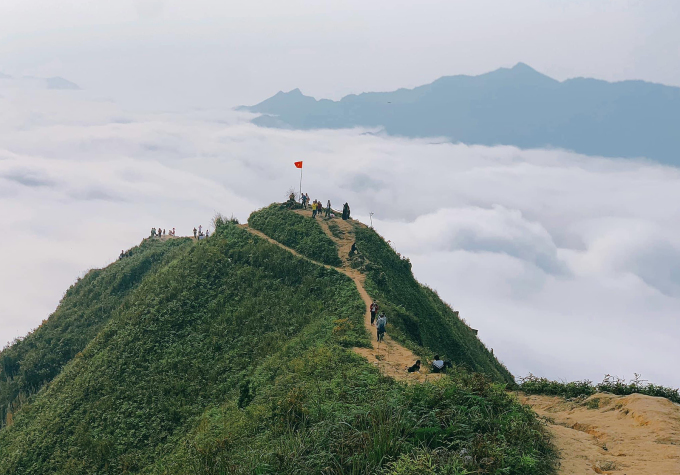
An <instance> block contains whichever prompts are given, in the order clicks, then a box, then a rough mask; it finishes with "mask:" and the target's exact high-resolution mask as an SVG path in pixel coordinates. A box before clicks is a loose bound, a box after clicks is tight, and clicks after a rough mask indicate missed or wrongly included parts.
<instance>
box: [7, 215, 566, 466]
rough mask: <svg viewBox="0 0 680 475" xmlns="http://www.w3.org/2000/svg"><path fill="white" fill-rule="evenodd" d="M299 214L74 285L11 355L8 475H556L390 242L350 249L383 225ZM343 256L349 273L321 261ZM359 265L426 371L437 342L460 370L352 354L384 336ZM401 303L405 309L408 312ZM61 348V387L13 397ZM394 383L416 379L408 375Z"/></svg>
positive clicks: (538, 431)
mask: <svg viewBox="0 0 680 475" xmlns="http://www.w3.org/2000/svg"><path fill="white" fill-rule="evenodd" d="M296 207H299V205H296V206H292V208H296ZM290 208H291V205H290V202H289V203H284V204H274V205H271V206H269V207H267V208H264V209H262V210H259V211H256V212H254V213H253V214H252V215H251V219H250V220H249V225H248V227H244V226H240V225H238V224H237V223H234V222H233V221H229V220H223V219H221V218H217V219H216V221H215V225H216V229H215V231H214V232H213V233H212V234H211V235H210V237H209V238H207V239H202V240H194V239H190V238H150V239H145V240H144V241H143V244H142V245H141V246H139V247H137V248H134V249H132V250H131V252H130V251H128V253H124V255H123V256H122V258H121V260H119V261H117V262H115V263H113V264H111V265H110V266H108V267H107V268H105V269H101V270H95V271H92V272H91V273H90V274H88V275H86V276H85V277H84V278H83V279H82V280H81V281H79V282H78V283H76V284H75V285H74V286H73V287H72V288H71V289H69V291H68V292H67V293H66V295H65V297H64V300H63V301H62V302H61V304H60V309H61V310H60V312H61V313H58V314H55V315H53V316H52V317H50V319H48V320H47V322H46V323H45V324H43V326H41V327H40V328H38V329H37V330H35V331H34V332H33V333H32V334H31V335H30V336H29V337H27V338H25V339H23V340H21V341H17V342H16V343H15V344H14V345H12V346H10V347H9V348H6V349H5V350H3V351H2V352H1V353H0V390H2V391H0V395H2V400H1V401H0V403H1V404H0V406H1V407H2V408H3V409H4V410H5V413H4V416H5V418H4V419H5V420H4V421H2V427H0V474H8V475H9V474H12V475H23V474H31V475H32V474H36V475H37V474H40V475H45V474H64V475H66V474H69V475H71V474H75V475H85V474H95V473H96V474H118V473H140V474H142V473H144V474H159V475H160V474H165V475H170V474H177V475H179V474H185V473H196V474H215V473H229V474H232V473H233V474H246V473H248V474H250V473H261V474H275V473H277V474H278V473H321V472H327V473H337V474H341V473H375V474H384V475H396V474H403V473H421V472H420V471H417V472H405V470H410V468H409V467H413V466H415V467H419V466H420V465H421V463H422V462H423V460H425V459H428V460H430V462H429V463H430V465H431V466H436V467H438V468H437V470H438V472H436V473H456V472H455V471H454V470H457V471H458V472H461V470H481V469H484V470H491V471H493V470H510V471H511V472H513V473H526V474H536V475H538V474H540V473H548V472H549V471H550V469H551V467H553V466H554V460H555V454H554V450H553V448H552V447H551V445H550V443H549V439H548V437H547V432H546V430H545V428H544V427H543V425H542V423H541V422H540V421H539V420H538V419H537V418H536V417H535V415H534V414H533V413H532V412H531V411H530V410H529V409H528V408H526V407H524V406H521V405H520V404H519V403H518V402H517V401H516V399H514V398H513V397H512V396H511V395H509V394H508V393H506V391H505V387H506V384H504V380H505V376H503V374H502V372H501V371H502V367H501V366H500V365H499V364H498V363H497V362H494V361H495V358H494V357H493V356H491V355H489V353H488V351H486V350H485V349H484V348H483V344H481V342H479V341H478V340H477V338H476V336H474V334H473V332H471V331H470V330H469V329H467V330H465V328H464V327H463V326H462V325H463V324H462V322H458V321H457V315H454V314H453V313H451V312H450V311H449V310H450V309H449V310H446V309H445V308H435V307H433V306H432V305H433V302H435V300H436V299H435V296H434V294H431V293H429V292H427V291H426V289H424V288H423V287H422V286H419V285H416V284H417V283H416V282H415V280H414V279H413V278H412V275H411V272H410V265H409V262H408V261H407V260H405V259H404V258H402V257H400V256H397V255H396V253H394V251H393V250H392V249H391V248H390V247H389V245H388V244H387V243H386V242H384V240H382V238H380V237H378V236H377V235H373V234H371V236H373V237H372V238H366V236H363V237H360V236H357V240H358V242H360V244H358V246H359V249H362V250H361V251H360V255H359V256H361V258H359V256H354V257H352V258H350V257H349V256H344V254H346V253H345V245H346V242H349V241H350V240H351V239H352V233H354V232H356V231H357V230H358V229H363V230H364V231H365V232H368V233H371V231H370V230H368V228H365V227H362V226H361V225H360V224H359V223H357V222H354V221H351V220H348V221H347V222H343V224H342V226H340V225H339V226H338V228H337V229H336V228H335V226H332V224H337V221H339V219H336V220H335V222H334V220H333V219H331V220H329V221H328V222H324V226H326V227H324V226H321V225H320V224H319V222H318V220H313V219H312V218H311V216H308V213H302V214H299V213H298V212H297V211H296V210H295V209H290ZM250 226H253V227H254V228H261V229H263V230H264V231H263V232H264V233H265V234H267V238H266V239H265V238H263V237H260V236H258V235H256V234H254V233H253V232H251V230H249V227H250ZM364 228H365V229H364ZM300 230H305V231H304V232H306V233H308V234H309V236H310V237H309V240H308V241H307V242H306V243H305V245H304V246H301V247H300V253H301V255H302V256H303V257H304V258H303V257H300V256H298V255H296V254H294V253H293V252H291V249H290V248H286V247H285V246H284V247H282V244H281V243H280V242H279V241H278V240H277V239H285V238H286V236H288V235H291V234H292V235H299V232H300ZM327 233H330V235H333V236H335V235H336V234H337V235H338V236H343V233H345V234H344V236H345V238H344V239H341V238H338V239H340V240H339V241H333V240H330V241H328V240H327V239H324V238H323V237H322V236H326V237H327V236H329V234H327ZM270 235H271V236H273V237H271V236H270ZM275 238H277V239H275ZM339 244H341V245H339ZM329 248H334V249H335V250H336V254H337V256H338V257H339V258H341V261H342V263H341V265H342V267H343V270H344V272H340V271H338V270H337V269H336V268H334V267H333V266H331V265H330V264H326V265H322V264H319V263H316V262H313V260H312V259H311V258H310V257H309V256H311V257H316V256H325V255H327V254H326V251H327V249H329ZM154 256H155V257H154ZM345 272H346V273H350V274H351V273H352V272H358V273H361V274H363V275H365V278H366V282H367V283H369V282H371V285H369V286H368V287H367V288H368V290H369V292H371V293H373V292H380V295H381V296H380V299H381V305H382V306H383V308H385V309H386V310H387V312H388V315H390V320H389V321H388V333H389V334H390V335H391V336H393V337H394V338H395V340H396V339H397V338H401V339H403V341H405V342H406V341H411V342H412V343H411V344H412V347H413V348H415V349H416V350H417V351H414V354H419V355H424V356H421V357H422V358H424V365H425V366H427V359H429V358H431V356H430V353H431V352H432V350H433V349H427V348H426V347H427V346H428V345H429V344H430V343H428V341H431V342H434V343H435V344H439V345H444V346H446V347H447V348H449V349H450V352H449V353H450V355H449V353H447V356H450V357H452V359H454V361H456V362H457V361H458V358H459V357H460V358H463V359H461V360H460V361H461V362H462V364H461V365H454V370H452V372H450V374H449V375H448V376H447V377H442V378H440V379H439V380H437V381H435V382H432V381H424V382H423V383H422V384H413V385H406V384H403V383H400V382H398V381H395V380H394V379H393V378H391V377H386V376H385V375H383V374H381V372H380V369H381V368H379V367H375V366H374V365H373V364H371V362H370V361H367V360H366V359H365V358H363V357H362V356H359V355H358V354H356V353H355V352H354V351H353V350H352V348H360V349H361V348H364V349H367V348H369V347H370V346H371V343H370V339H372V338H375V335H374V334H373V335H371V334H369V333H368V332H366V329H365V328H366V327H365V320H364V317H365V310H366V309H365V303H366V297H364V299H363V300H362V297H361V296H360V295H359V293H358V292H357V287H356V285H355V282H356V281H354V282H353V280H352V279H351V278H350V277H349V276H348V275H346V274H345ZM371 286H374V287H375V290H371ZM396 293H399V294H400V295H401V296H402V297H401V298H402V299H406V300H402V301H396V300H395V301H394V302H391V301H390V300H393V295H395V294H396ZM100 299H101V300H103V301H104V302H105V303H106V305H105V309H104V311H103V312H102V311H100V309H99V308H98V307H99V306H98V305H97V304H98V302H99V300H100ZM382 299H385V300H382ZM441 305H444V304H443V303H441ZM428 306H429V307H428ZM419 308H422V309H428V308H430V310H429V311H432V312H434V313H432V314H427V315H425V314H424V315H414V314H413V312H416V311H418V309H419ZM88 309H89V310H88ZM64 312H67V313H64ZM69 312H70V313H69ZM79 315H83V317H82V318H84V319H86V320H88V321H89V320H91V319H92V320H93V324H94V325H97V328H96V329H95V330H93V331H91V332H90V333H89V335H88V337H87V340H88V341H82V340H79V341H75V340H73V339H71V338H70V337H71V336H72V335H73V333H74V332H75V333H77V334H80V333H82V327H80V328H79V327H78V326H77V325H75V326H74V324H73V323H74V322H77V321H78V320H79ZM74 319H75V320H74ZM419 319H421V320H430V319H431V320H432V321H433V322H434V323H435V324H436V325H439V326H442V331H441V332H439V333H441V335H440V334H434V335H432V334H430V333H431V332H432V330H431V329H430V327H428V326H427V324H426V322H423V321H420V322H419V321H418V320H419ZM84 323H85V322H84ZM461 332H462V333H461ZM426 333H427V335H426ZM418 335H420V337H421V342H420V343H422V345H420V344H418V341H413V338H414V337H417V336H418ZM446 335H449V336H448V337H447V336H446ZM462 336H464V337H465V338H466V339H467V340H466V341H463V340H459V341H458V343H459V344H457V343H455V341H456V340H455V339H456V338H461V337H462ZM426 337H427V338H430V340H428V339H427V338H426ZM450 338H454V340H450ZM452 341H453V342H454V343H453V344H452V343H451V342H452ZM38 342H42V343H41V344H38ZM69 342H71V343H72V344H70V343H69ZM437 342H438V343H437ZM385 348H386V347H385ZM372 354H373V355H375V356H374V358H375V360H376V361H377V362H378V363H383V361H380V360H379V358H378V356H380V358H382V359H383V360H384V362H386V363H390V358H392V354H391V352H390V351H389V350H388V351H384V348H383V349H380V352H378V353H372ZM50 355H55V356H60V355H61V356H63V358H62V359H61V360H60V361H61V363H60V364H61V366H60V367H59V371H58V372H57V374H56V376H54V374H55V373H54V372H52V373H50V374H49V375H46V376H48V377H47V378H46V379H45V378H44V379H42V383H39V384H33V385H24V386H22V387H23V388H24V390H23V391H20V392H19V393H18V394H16V393H14V392H13V393H8V392H7V391H5V389H6V388H13V387H15V385H17V384H19V385H21V384H23V383H28V381H27V379H26V376H27V373H26V371H29V372H31V374H33V373H35V372H36V371H35V370H37V371H38V372H39V371H40V369H41V368H42V366H41V362H42V361H43V360H44V359H45V357H46V356H50ZM426 358H427V359H426ZM465 358H472V360H471V362H472V363H473V364H478V365H480V367H483V368H489V369H492V368H496V369H495V370H494V371H492V372H491V373H490V376H489V378H490V379H489V378H486V377H484V376H482V375H481V374H474V373H472V372H468V371H467V370H466V369H465V368H464V367H465V366H467V364H466V363H465ZM409 363H411V362H409ZM378 366H380V365H378ZM32 368H34V369H32ZM392 371H399V372H400V373H401V374H402V375H403V376H404V377H408V376H409V373H407V372H406V368H405V367H402V366H401V363H399V364H398V365H396V366H394V365H392ZM494 372H495V374H494ZM52 376H53V377H52ZM510 380H512V376H510ZM492 455H493V456H492Z"/></svg>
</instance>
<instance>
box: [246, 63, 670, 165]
mask: <svg viewBox="0 0 680 475" xmlns="http://www.w3.org/2000/svg"><path fill="white" fill-rule="evenodd" d="M239 109H240V110H246V111H250V112H256V113H260V114H262V115H261V116H259V117H257V118H256V119H254V121H253V122H254V123H256V124H258V125H261V126H266V127H288V128H294V129H316V128H333V129H337V128H348V127H382V128H384V130H385V132H386V133H388V134H391V135H400V136H406V137H432V136H438V137H446V138H448V139H449V140H451V141H453V142H464V143H468V144H483V145H515V146H517V147H521V148H541V147H557V148H565V149H568V150H573V151H576V152H579V153H584V154H588V155H602V156H607V157H647V158H649V159H652V160H656V161H659V162H661V163H666V164H672V165H680V133H678V131H680V88H678V87H670V86H664V85H660V84H652V83H648V82H644V81H622V82H616V83H610V82H607V81H601V80H596V79H587V78H575V79H569V80H566V81H562V82H560V81H557V80H555V79H552V78H550V77H548V76H545V75H544V74H541V73H539V72H537V71H536V70H534V69H532V68H531V67H529V66H527V65H526V64H523V63H519V64H517V65H516V66H515V67H513V68H510V69H507V68H501V69H498V70H496V71H492V72H490V73H486V74H482V75H479V76H462V75H461V76H446V77H442V78H440V79H437V80H436V81H434V82H433V83H431V84H427V85H424V86H420V87H416V88H414V89H399V90H397V91H393V92H369V93H363V94H359V95H355V94H351V95H348V96H345V97H343V98H342V99H341V100H340V101H331V100H328V99H321V100H316V99H314V98H313V97H308V96H305V95H303V94H302V92H300V90H299V89H294V90H292V91H290V92H288V93H284V92H279V93H278V94H276V95H275V96H273V97H271V98H269V99H267V100H265V101H263V102H261V103H259V104H257V105H254V106H250V107H246V106H244V107H240V108H239Z"/></svg>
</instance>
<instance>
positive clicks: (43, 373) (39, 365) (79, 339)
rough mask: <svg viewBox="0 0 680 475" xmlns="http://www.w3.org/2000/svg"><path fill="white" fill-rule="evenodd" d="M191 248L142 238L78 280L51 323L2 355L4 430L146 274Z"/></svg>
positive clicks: (1, 420)
mask: <svg viewBox="0 0 680 475" xmlns="http://www.w3.org/2000/svg"><path fill="white" fill-rule="evenodd" d="M190 244H191V241H190V240H189V239H173V240H168V241H166V242H161V241H160V240H155V239H146V240H144V241H143V242H142V243H141V244H140V245H139V246H137V247H134V248H132V249H131V250H130V251H128V252H130V253H131V256H130V257H127V258H125V259H123V260H120V261H118V262H116V263H114V264H112V265H110V266H109V267H107V268H106V269H95V270H91V271H90V272H88V273H87V274H86V275H85V276H84V277H83V278H82V279H78V282H76V283H75V284H73V285H72V286H71V287H70V288H69V289H68V290H67V291H66V293H65V295H64V297H63V299H62V301H61V303H60V304H59V307H57V310H56V311H55V312H54V313H53V314H52V315H51V316H50V318H49V319H47V320H45V321H44V322H43V323H42V325H40V327H39V328H38V329H37V330H36V331H33V332H31V333H30V334H28V335H27V336H26V337H25V338H22V339H18V340H16V341H15V342H14V343H13V344H12V345H10V346H9V347H7V348H5V349H4V350H3V351H2V353H0V427H1V426H2V425H4V424H5V423H6V422H7V418H8V417H9V418H10V419H11V417H12V412H14V411H16V410H17V409H18V408H19V407H20V406H21V404H22V403H23V402H24V401H26V400H28V399H29V397H30V396H31V395H32V394H35V393H37V392H38V391H39V390H40V389H41V388H42V387H43V386H44V385H45V384H46V383H49V382H50V381H51V380H52V379H53V378H54V377H55V376H56V375H58V374H59V372H60V371H61V369H62V367H63V366H64V365H65V364H66V363H67V362H68V361H70V360H71V359H73V357H74V356H75V355H76V354H77V353H78V352H80V351H81V350H83V348H85V346H86V345H87V344H88V343H89V342H90V341H91V340H92V339H93V338H94V337H95V336H96V335H97V333H99V331H100V330H101V329H102V327H103V325H104V324H105V323H106V322H108V321H109V320H110V319H111V317H112V315H114V314H116V313H117V312H119V311H120V309H121V307H122V306H123V305H124V304H125V302H126V299H127V298H128V296H129V295H130V293H131V292H132V291H133V290H134V289H136V288H137V286H139V284H140V283H141V281H142V279H143V278H144V277H145V276H146V275H148V274H150V273H153V272H155V271H156V270H158V269H159V268H161V267H162V266H164V265H165V264H167V263H168V262H169V261H171V260H172V259H173V258H174V256H176V255H177V254H178V253H180V252H182V251H183V250H185V249H187V247H188V246H190Z"/></svg>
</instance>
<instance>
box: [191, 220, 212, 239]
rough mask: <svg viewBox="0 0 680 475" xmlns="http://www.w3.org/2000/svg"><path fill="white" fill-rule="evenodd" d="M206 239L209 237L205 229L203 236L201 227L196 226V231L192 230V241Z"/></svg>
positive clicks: (207, 230)
mask: <svg viewBox="0 0 680 475" xmlns="http://www.w3.org/2000/svg"><path fill="white" fill-rule="evenodd" d="M207 237H210V230H209V229H207V228H206V230H205V234H203V226H202V225H200V224H199V225H198V230H197V229H196V228H194V239H198V240H199V241H200V240H201V239H205V238H207Z"/></svg>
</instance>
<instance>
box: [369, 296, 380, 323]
mask: <svg viewBox="0 0 680 475" xmlns="http://www.w3.org/2000/svg"><path fill="white" fill-rule="evenodd" d="M370 308H371V326H373V322H375V315H376V314H377V313H378V304H377V302H376V301H375V300H374V301H373V303H372V304H371V307H370Z"/></svg>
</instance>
